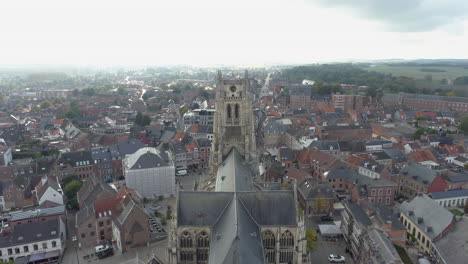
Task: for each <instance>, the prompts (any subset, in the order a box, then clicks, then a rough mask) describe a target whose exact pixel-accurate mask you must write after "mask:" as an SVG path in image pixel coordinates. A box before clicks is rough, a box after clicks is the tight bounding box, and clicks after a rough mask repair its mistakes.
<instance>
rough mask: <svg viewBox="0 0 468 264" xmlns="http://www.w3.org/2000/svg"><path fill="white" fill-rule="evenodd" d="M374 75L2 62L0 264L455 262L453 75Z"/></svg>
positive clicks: (464, 250) (463, 230)
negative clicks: (7, 64) (27, 65)
mask: <svg viewBox="0 0 468 264" xmlns="http://www.w3.org/2000/svg"><path fill="white" fill-rule="evenodd" d="M382 63H383V62H381V63H380V64H373V63H343V64H314V65H302V66H300V65H297V66H271V67H252V68H247V69H244V68H234V67H231V68H230V67H226V66H223V67H212V68H197V67H185V66H179V67H175V66H174V67H134V68H124V67H122V68H108V69H97V68H94V69H81V68H80V69H78V67H77V68H76V69H72V68H67V69H66V70H63V71H60V70H57V69H55V68H54V70H52V69H48V68H46V67H43V68H40V69H36V70H34V71H33V70H31V69H30V68H28V69H21V68H15V69H9V70H6V68H5V69H4V68H0V211H1V230H0V263H10V264H13V263H14V264H28V263H32V264H39V263H65V264H80V263H81V264H83V263H102V264H105V263H112V264H117V263H128V264H130V263H144V264H157V263H158V264H176V263H179V264H195V263H196V264H208V263H209V264H222V263H236V264H237V263H239V264H240V263H243V264H257V263H265V264H269V263H276V264H283V263H284V264H285V263H288V264H289V263H291V264H292V263H294V264H315V263H318V264H321V263H356V264H358V263H359V264H360V263H362V264H364V263H366V264H369V263H375V264H377V263H378V264H383V263H385V264H399V263H404V264H410V263H414V264H428V263H432V264H452V263H453V264H458V263H466V257H467V256H468V247H467V246H466V243H467V241H466V240H467V238H468V215H467V214H468V93H466V91H467V89H468V77H467V76H468V73H467V76H449V75H446V76H445V75H443V74H442V72H441V70H440V69H442V68H443V67H446V66H444V65H445V64H444V63H445V62H437V63H436V62H431V64H430V65H426V64H424V62H412V63H407V64H405V65H403V66H402V65H399V64H388V65H387V64H386V63H383V64H384V65H385V67H387V68H391V67H400V66H402V67H414V69H419V70H420V71H421V72H422V73H421V76H422V77H421V76H416V75H408V76H404V75H401V74H400V75H399V74H394V73H392V72H384V70H383V69H387V68H384V67H383V66H382ZM457 63H460V65H458V66H457V67H460V68H462V67H464V65H465V64H464V63H465V62H464V61H461V62H457ZM434 64H435V65H434ZM447 67H448V66H447ZM450 67H452V66H450ZM465 67H466V66H465ZM373 68H375V69H376V70H373Z"/></svg>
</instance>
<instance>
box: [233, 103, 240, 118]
mask: <svg viewBox="0 0 468 264" xmlns="http://www.w3.org/2000/svg"><path fill="white" fill-rule="evenodd" d="M234 110H235V111H234V113H235V114H234V116H235V118H239V104H236V106H235V107H234Z"/></svg>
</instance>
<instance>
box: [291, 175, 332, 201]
mask: <svg viewBox="0 0 468 264" xmlns="http://www.w3.org/2000/svg"><path fill="white" fill-rule="evenodd" d="M298 189H299V192H300V193H301V194H302V195H303V197H304V199H305V200H310V199H314V198H319V197H321V198H326V199H333V198H334V197H335V195H334V192H333V188H332V186H331V184H329V183H327V182H325V183H316V182H314V181H312V180H311V179H306V180H305V181H303V182H302V183H301V184H299V186H298Z"/></svg>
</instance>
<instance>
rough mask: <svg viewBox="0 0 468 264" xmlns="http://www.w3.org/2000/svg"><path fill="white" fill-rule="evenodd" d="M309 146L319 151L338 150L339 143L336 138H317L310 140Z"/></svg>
mask: <svg viewBox="0 0 468 264" xmlns="http://www.w3.org/2000/svg"><path fill="white" fill-rule="evenodd" d="M309 147H312V148H315V149H317V150H321V151H330V150H336V151H339V150H340V144H339V143H338V140H318V141H314V142H312V143H311V144H310V146H309Z"/></svg>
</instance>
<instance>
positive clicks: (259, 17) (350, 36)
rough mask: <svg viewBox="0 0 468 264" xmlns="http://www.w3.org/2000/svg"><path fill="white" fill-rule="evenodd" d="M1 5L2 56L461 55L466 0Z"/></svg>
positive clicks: (238, 60) (203, 60)
mask: <svg viewBox="0 0 468 264" xmlns="http://www.w3.org/2000/svg"><path fill="white" fill-rule="evenodd" d="M454 6H456V7H457V8H453V7H454ZM0 7H1V10H2V11H3V12H2V16H0V41H1V42H0V43H1V44H0V47H1V49H0V65H10V66H11V65H13V66H14V65H71V66H77V65H78V66H80V65H81V66H116V65H121V66H124V65H129V66H144V65H147V66H153V65H156V66H158V65H168V66H172V65H192V66H216V65H250V66H252V65H292V64H312V63H324V62H349V61H372V60H414V59H439V58H442V59H446V58H453V59H459V58H468V49H466V47H467V46H468V36H467V35H466V29H467V26H468V17H467V15H468V12H466V11H467V10H468V3H466V2H465V1H461V0H448V1H440V2H439V1H431V0H418V1H412V2H408V1H404V0H395V1H391V2H382V1H378V0H357V1H352V2H351V1H345V0H328V1H327V0H289V1H287V0H269V1H267V0H257V1H247V0H240V1H236V2H227V1H215V0H201V1H188V0H179V1H171V2H167V1H147V0H136V1H119V0H117V1H110V0H102V1H91V0H84V1H77V2H71V3H70V2H68V3H65V2H64V1H59V0H44V1H21V2H19V1H14V2H6V3H2V4H0ZM392 58H398V59H392Z"/></svg>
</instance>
